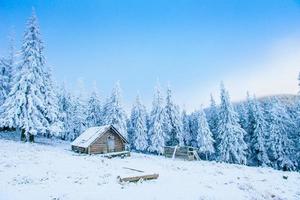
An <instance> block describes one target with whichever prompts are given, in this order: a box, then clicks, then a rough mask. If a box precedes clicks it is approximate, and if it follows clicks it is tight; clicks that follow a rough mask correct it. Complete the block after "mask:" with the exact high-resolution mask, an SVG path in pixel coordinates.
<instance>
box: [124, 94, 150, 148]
mask: <svg viewBox="0 0 300 200" xmlns="http://www.w3.org/2000/svg"><path fill="white" fill-rule="evenodd" d="M129 130H130V131H129V132H130V135H131V136H130V137H129V136H128V138H129V141H130V144H131V146H132V147H133V148H134V149H136V150H137V151H141V152H145V151H146V150H147V148H148V137H147V136H148V135H147V112H146V107H145V106H144V105H143V104H142V103H141V100H140V97H139V95H138V96H137V98H136V101H135V104H134V105H133V107H132V110H131V117H130V129H129Z"/></svg>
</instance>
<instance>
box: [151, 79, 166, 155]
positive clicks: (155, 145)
mask: <svg viewBox="0 0 300 200" xmlns="http://www.w3.org/2000/svg"><path fill="white" fill-rule="evenodd" d="M165 120H166V114H165V110H164V106H163V98H162V95H161V90H160V86H159V84H158V86H157V87H156V89H155V94H154V98H153V103H152V111H151V114H150V119H149V134H148V135H149V137H150V138H149V139H150V146H149V149H148V150H149V151H150V152H153V153H157V154H162V153H163V151H164V146H165V138H166V137H167V136H166V133H165V131H164V127H165V125H164V123H165Z"/></svg>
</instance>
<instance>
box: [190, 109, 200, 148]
mask: <svg viewBox="0 0 300 200" xmlns="http://www.w3.org/2000/svg"><path fill="white" fill-rule="evenodd" d="M199 115H200V114H199V111H194V112H192V113H191V115H190V143H189V145H190V146H192V147H195V148H197V147H198V141H197V136H198V131H199V129H200V127H199V118H200V117H199Z"/></svg>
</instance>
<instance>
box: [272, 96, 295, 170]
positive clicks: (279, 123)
mask: <svg viewBox="0 0 300 200" xmlns="http://www.w3.org/2000/svg"><path fill="white" fill-rule="evenodd" d="M267 106H268V115H267V122H268V134H269V135H268V153H269V158H270V160H271V163H272V166H273V167H274V168H276V169H284V170H293V169H295V165H296V162H295V160H294V159H295V157H294V156H295V146H294V145H295V144H294V143H293V140H291V139H290V138H289V136H290V135H291V133H292V131H293V130H295V124H294V122H293V121H292V120H291V119H290V117H289V116H288V115H287V112H286V110H285V108H284V106H283V105H282V104H281V102H280V101H279V100H278V99H277V98H276V97H273V98H271V99H270V100H269V101H268V103H267Z"/></svg>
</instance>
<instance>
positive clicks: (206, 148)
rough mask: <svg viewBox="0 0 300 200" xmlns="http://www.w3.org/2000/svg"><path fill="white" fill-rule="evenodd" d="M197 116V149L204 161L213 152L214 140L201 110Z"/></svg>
mask: <svg viewBox="0 0 300 200" xmlns="http://www.w3.org/2000/svg"><path fill="white" fill-rule="evenodd" d="M198 113H199V115H198V118H197V119H196V120H197V123H198V129H197V143H198V147H199V152H200V154H201V155H205V160H208V158H209V156H210V155H211V154H213V153H214V152H215V148H214V139H213V136H212V132H211V131H210V129H209V125H208V122H207V119H206V115H205V113H204V111H203V109H202V108H201V109H200V110H199V112H198Z"/></svg>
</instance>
